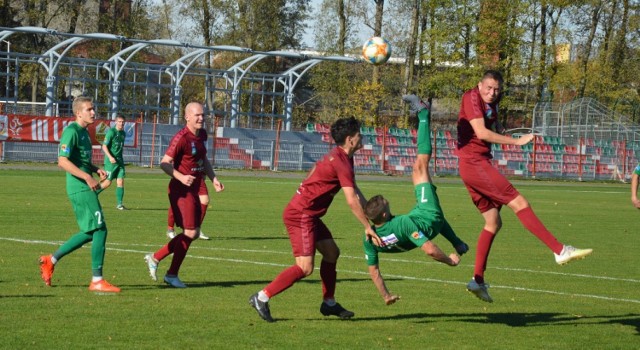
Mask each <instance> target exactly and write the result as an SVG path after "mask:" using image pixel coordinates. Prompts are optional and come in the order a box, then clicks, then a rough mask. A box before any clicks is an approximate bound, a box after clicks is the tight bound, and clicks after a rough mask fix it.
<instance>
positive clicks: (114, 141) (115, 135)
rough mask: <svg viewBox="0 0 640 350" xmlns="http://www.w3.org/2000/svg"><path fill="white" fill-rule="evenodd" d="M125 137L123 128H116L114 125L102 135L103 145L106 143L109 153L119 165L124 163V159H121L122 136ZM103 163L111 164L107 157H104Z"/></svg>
mask: <svg viewBox="0 0 640 350" xmlns="http://www.w3.org/2000/svg"><path fill="white" fill-rule="evenodd" d="M125 137H126V133H125V132H124V130H118V129H116V128H115V127H113V128H111V129H109V131H107V134H106V135H104V141H103V142H102V144H103V145H106V146H107V148H108V149H109V153H111V155H112V156H113V158H115V159H116V161H117V162H118V164H119V165H124V160H123V159H122V149H123V147H124V138H125ZM104 163H105V164H107V163H109V164H111V162H109V157H105V158H104Z"/></svg>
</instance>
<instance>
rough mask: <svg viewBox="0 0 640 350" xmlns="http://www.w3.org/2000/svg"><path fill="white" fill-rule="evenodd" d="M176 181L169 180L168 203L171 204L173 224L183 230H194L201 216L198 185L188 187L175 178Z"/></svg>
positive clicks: (198, 225)
mask: <svg viewBox="0 0 640 350" xmlns="http://www.w3.org/2000/svg"><path fill="white" fill-rule="evenodd" d="M176 182H177V183H174V181H171V182H169V203H170V204H171V211H172V212H173V217H174V220H175V225H176V226H178V227H182V228H183V229H185V230H195V229H196V228H198V227H200V224H201V222H200V220H201V216H202V215H201V214H202V208H201V207H200V196H199V190H200V187H199V186H198V187H197V188H196V187H194V186H192V187H191V188H189V187H186V186H184V185H182V184H181V183H180V182H178V181H177V180H176ZM203 183H204V181H203Z"/></svg>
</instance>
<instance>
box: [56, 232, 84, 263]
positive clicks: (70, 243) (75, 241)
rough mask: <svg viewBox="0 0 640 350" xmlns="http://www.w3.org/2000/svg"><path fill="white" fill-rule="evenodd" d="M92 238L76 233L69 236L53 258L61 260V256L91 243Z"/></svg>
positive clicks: (82, 233)
mask: <svg viewBox="0 0 640 350" xmlns="http://www.w3.org/2000/svg"><path fill="white" fill-rule="evenodd" d="M91 238H92V236H91V235H90V234H88V233H84V232H78V233H76V234H75V235H73V236H71V238H69V239H68V240H67V241H66V242H64V243H63V244H62V245H61V246H60V248H58V250H56V252H55V253H53V256H54V257H55V258H56V260H60V259H62V257H63V256H65V255H67V254H69V253H71V252H73V251H74V250H76V249H78V248H80V247H82V246H83V245H84V244H85V243H87V242H91Z"/></svg>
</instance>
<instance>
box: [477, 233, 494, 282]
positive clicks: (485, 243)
mask: <svg viewBox="0 0 640 350" xmlns="http://www.w3.org/2000/svg"><path fill="white" fill-rule="evenodd" d="M494 238H496V235H495V234H494V233H492V232H489V231H487V230H484V229H483V230H482V232H480V237H478V246H477V247H476V266H475V268H474V269H473V279H474V280H475V281H476V282H477V283H484V271H485V270H486V269H487V260H489V251H491V245H492V244H493V240H494Z"/></svg>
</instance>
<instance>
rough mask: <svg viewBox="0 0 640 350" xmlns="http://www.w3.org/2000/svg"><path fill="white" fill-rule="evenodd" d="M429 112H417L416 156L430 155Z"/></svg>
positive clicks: (427, 110)
mask: <svg viewBox="0 0 640 350" xmlns="http://www.w3.org/2000/svg"><path fill="white" fill-rule="evenodd" d="M429 114H430V111H429V109H427V108H423V109H421V110H420V112H418V119H419V120H420V122H419V123H418V154H428V155H431V151H432V146H431V130H430V129H431V120H430V119H431V118H430V115H429Z"/></svg>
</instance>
